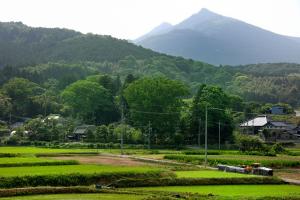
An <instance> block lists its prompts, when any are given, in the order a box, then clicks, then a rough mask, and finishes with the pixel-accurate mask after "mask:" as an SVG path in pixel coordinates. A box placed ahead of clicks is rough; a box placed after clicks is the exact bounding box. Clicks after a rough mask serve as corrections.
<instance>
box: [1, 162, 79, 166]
mask: <svg viewBox="0 0 300 200" xmlns="http://www.w3.org/2000/svg"><path fill="white" fill-rule="evenodd" d="M78 164H79V162H78V161H76V160H65V161H54V162H47V161H44V162H23V163H22V162H20V163H0V167H25V166H54V165H78Z"/></svg>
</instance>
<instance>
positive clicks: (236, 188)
mask: <svg viewBox="0 0 300 200" xmlns="http://www.w3.org/2000/svg"><path fill="white" fill-rule="evenodd" d="M134 190H143V191H145V190H146V191H168V192H191V193H199V194H213V195H219V196H227V197H234V196H235V197H237V196H241V197H264V196H269V197H283V196H293V197H298V196H299V198H300V186H296V185H216V186H165V187H147V188H134Z"/></svg>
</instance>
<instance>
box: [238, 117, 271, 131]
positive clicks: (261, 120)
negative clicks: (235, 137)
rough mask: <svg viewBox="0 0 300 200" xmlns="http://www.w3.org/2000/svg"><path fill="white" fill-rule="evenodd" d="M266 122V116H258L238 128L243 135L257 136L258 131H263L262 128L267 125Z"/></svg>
mask: <svg viewBox="0 0 300 200" xmlns="http://www.w3.org/2000/svg"><path fill="white" fill-rule="evenodd" d="M268 121H269V119H268V118H267V116H266V115H259V116H257V117H255V118H253V119H250V120H248V121H246V122H244V123H242V124H240V128H242V132H243V133H247V134H252V135H256V134H258V132H259V130H261V129H263V127H264V126H266V125H267V124H268Z"/></svg>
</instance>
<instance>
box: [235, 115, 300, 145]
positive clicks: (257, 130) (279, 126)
mask: <svg viewBox="0 0 300 200" xmlns="http://www.w3.org/2000/svg"><path fill="white" fill-rule="evenodd" d="M240 128H241V132H242V133H244V134H249V135H259V136H260V137H261V138H262V139H263V140H264V141H265V142H300V134H299V133H300V127H297V126H295V125H293V124H290V123H287V122H282V121H272V120H271V119H270V118H268V116H266V115H261V116H257V117H255V118H253V119H250V120H248V121H246V122H243V123H242V124H240Z"/></svg>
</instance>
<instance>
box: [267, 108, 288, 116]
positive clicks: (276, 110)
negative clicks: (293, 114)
mask: <svg viewBox="0 0 300 200" xmlns="http://www.w3.org/2000/svg"><path fill="white" fill-rule="evenodd" d="M270 111H271V114H272V115H283V114H285V112H284V108H283V107H282V106H272V107H271V109H270Z"/></svg>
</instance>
